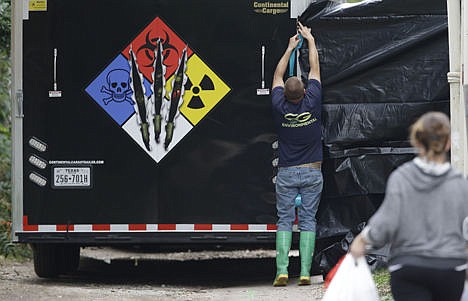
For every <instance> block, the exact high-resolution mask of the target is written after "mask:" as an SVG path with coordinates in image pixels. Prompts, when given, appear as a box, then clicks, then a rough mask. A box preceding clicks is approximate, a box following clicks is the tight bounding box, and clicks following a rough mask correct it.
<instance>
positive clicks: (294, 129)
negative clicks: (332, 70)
mask: <svg viewBox="0 0 468 301" xmlns="http://www.w3.org/2000/svg"><path fill="white" fill-rule="evenodd" d="M271 95H272V105H273V121H274V123H275V127H276V130H277V133H278V143H279V164H278V165H279V166H295V165H300V164H305V163H312V162H316V161H322V158H323V154H322V127H321V123H322V121H321V113H322V87H321V85H320V82H319V81H317V80H315V79H311V80H309V81H308V82H307V89H306V93H305V96H304V98H303V99H302V101H301V102H300V103H298V104H293V103H290V102H289V101H287V100H286V97H285V96H284V88H283V87H275V88H273V90H272V92H271Z"/></svg>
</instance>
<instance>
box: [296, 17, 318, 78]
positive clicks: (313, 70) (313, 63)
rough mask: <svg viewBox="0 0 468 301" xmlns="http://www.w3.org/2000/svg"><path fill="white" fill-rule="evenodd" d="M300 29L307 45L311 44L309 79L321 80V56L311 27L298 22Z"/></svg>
mask: <svg viewBox="0 0 468 301" xmlns="http://www.w3.org/2000/svg"><path fill="white" fill-rule="evenodd" d="M298 31H299V33H300V34H301V35H302V37H303V38H304V40H306V41H307V45H308V46H309V65H310V70H309V76H308V79H316V80H318V81H320V65H319V57H318V51H317V47H316V46H315V39H314V37H313V36H312V33H311V32H310V28H309V27H306V26H304V25H302V24H301V23H300V22H298Z"/></svg>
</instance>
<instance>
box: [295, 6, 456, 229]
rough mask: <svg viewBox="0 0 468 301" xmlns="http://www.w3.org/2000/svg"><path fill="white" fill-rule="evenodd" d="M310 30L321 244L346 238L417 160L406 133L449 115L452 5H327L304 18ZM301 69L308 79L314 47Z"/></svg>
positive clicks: (311, 9) (303, 56) (305, 54)
mask: <svg viewBox="0 0 468 301" xmlns="http://www.w3.org/2000/svg"><path fill="white" fill-rule="evenodd" d="M299 19H300V20H301V22H302V23H303V24H305V25H306V26H309V27H311V28H312V33H313V35H314V37H315V41H316V45H317V49H318V52H319V57H320V69H321V78H322V85H323V139H324V146H325V148H324V149H325V154H324V158H325V159H324V164H323V173H324V176H325V186H324V191H323V195H322V200H321V204H320V208H319V212H318V237H322V238H324V237H332V236H335V235H344V234H346V233H347V232H348V231H350V230H351V229H352V228H354V227H355V226H356V225H358V224H359V223H360V222H362V221H366V220H367V219H368V218H369V217H370V216H371V215H372V213H373V212H375V210H376V209H377V208H378V206H379V205H380V203H381V202H382V200H383V196H384V192H385V184H386V180H387V178H388V176H389V174H390V173H391V172H392V171H393V170H394V169H395V168H396V167H398V166H399V165H401V164H402V163H404V162H405V161H408V160H410V159H412V158H413V157H414V154H415V150H414V149H413V148H412V147H411V146H410V144H409V142H408V129H409V126H410V125H411V124H412V123H413V122H414V121H415V119H416V118H417V117H418V116H420V115H422V114H423V113H425V112H427V111H431V110H437V111H443V112H445V113H448V112H449V87H448V83H447V76H446V74H447V72H448V38H447V15H446V3H445V1H442V0H437V1H420V0H405V1H403V0H383V1H364V2H361V3H359V4H354V5H350V4H337V3H335V2H331V1H321V2H318V3H314V4H311V5H310V6H309V7H308V9H307V10H306V11H305V12H304V13H303V14H302V15H301V16H300V18H299ZM300 65H301V69H302V70H303V71H305V72H303V74H305V73H306V72H307V70H308V68H309V67H308V50H307V47H303V48H302V49H301V55H300Z"/></svg>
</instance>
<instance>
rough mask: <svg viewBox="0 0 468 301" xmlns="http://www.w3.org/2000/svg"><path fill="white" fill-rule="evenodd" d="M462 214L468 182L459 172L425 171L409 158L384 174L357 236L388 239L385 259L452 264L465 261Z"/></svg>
mask: <svg viewBox="0 0 468 301" xmlns="http://www.w3.org/2000/svg"><path fill="white" fill-rule="evenodd" d="M467 216H468V182H467V181H466V180H465V179H464V178H463V176H462V175H461V174H460V173H458V172H456V171H455V170H453V169H452V168H448V170H447V171H445V172H444V173H442V174H440V175H434V174H429V173H426V172H424V171H423V170H422V169H421V168H420V167H418V166H417V165H416V164H415V163H414V161H410V162H407V163H405V164H403V165H402V166H401V167H399V168H398V169H397V170H395V171H394V172H393V173H392V174H391V175H390V178H389V179H388V182H387V189H386V193H385V199H384V201H383V203H382V205H381V206H380V208H379V209H378V210H377V212H376V213H375V214H374V216H372V218H371V219H370V220H369V223H368V227H366V228H367V229H366V231H364V232H365V233H363V235H364V237H365V238H366V240H368V241H369V242H370V243H371V245H372V246H374V247H382V246H383V245H385V244H387V243H390V258H389V260H390V264H403V265H405V264H409V265H416V266H429V267H441V268H447V267H450V268H452V267H456V266H458V265H460V264H463V263H464V262H465V261H466V252H465V239H464V238H463V233H462V224H463V220H464V219H465V218H466V217H467Z"/></svg>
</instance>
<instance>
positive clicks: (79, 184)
mask: <svg viewBox="0 0 468 301" xmlns="http://www.w3.org/2000/svg"><path fill="white" fill-rule="evenodd" d="M53 170H54V172H53V177H54V180H53V182H52V185H53V187H54V188H90V187H91V167H68V166H67V167H54V168H53Z"/></svg>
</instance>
